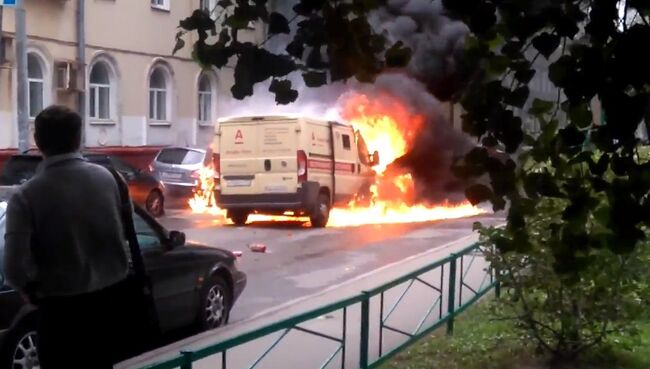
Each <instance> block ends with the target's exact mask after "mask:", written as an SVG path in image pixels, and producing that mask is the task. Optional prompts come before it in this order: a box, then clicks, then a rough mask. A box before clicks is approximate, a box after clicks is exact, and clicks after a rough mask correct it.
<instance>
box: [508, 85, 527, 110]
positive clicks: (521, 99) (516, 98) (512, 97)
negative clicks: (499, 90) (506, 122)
mask: <svg viewBox="0 0 650 369" xmlns="http://www.w3.org/2000/svg"><path fill="white" fill-rule="evenodd" d="M529 94H530V89H529V88H528V86H521V87H519V88H517V89H515V90H514V91H511V92H510V93H508V94H507V95H506V98H505V102H506V103H507V104H508V105H510V106H514V107H517V108H521V107H523V106H524V105H525V104H526V101H527V100H528V95H529Z"/></svg>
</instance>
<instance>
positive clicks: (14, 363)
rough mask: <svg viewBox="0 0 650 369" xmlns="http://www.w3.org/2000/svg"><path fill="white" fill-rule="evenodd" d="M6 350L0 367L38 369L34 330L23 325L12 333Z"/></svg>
mask: <svg viewBox="0 0 650 369" xmlns="http://www.w3.org/2000/svg"><path fill="white" fill-rule="evenodd" d="M6 347H7V351H6V353H5V354H4V356H5V357H4V358H2V362H0V364H4V365H0V367H2V368H9V369H38V368H39V367H40V364H39V362H38V351H37V349H36V331H35V330H34V329H33V327H28V326H25V327H23V328H19V329H18V330H17V331H16V332H14V333H12V334H11V336H10V337H9V340H8V342H7V345H6Z"/></svg>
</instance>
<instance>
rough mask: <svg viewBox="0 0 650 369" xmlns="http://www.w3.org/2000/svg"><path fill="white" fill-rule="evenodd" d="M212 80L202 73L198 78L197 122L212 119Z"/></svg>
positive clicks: (205, 121)
mask: <svg viewBox="0 0 650 369" xmlns="http://www.w3.org/2000/svg"><path fill="white" fill-rule="evenodd" d="M212 97H213V96H212V82H211V81H210V77H208V76H207V75H205V74H203V75H201V78H200V79H199V122H201V123H209V122H211V121H212Z"/></svg>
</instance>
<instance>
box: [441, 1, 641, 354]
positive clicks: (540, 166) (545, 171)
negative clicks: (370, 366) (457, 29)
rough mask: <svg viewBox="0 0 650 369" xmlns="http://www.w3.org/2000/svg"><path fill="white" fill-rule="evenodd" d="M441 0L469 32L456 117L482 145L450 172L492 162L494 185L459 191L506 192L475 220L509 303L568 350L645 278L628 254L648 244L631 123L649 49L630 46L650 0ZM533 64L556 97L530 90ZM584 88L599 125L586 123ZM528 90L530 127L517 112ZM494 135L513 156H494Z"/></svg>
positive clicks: (611, 316) (606, 322) (630, 300)
mask: <svg viewBox="0 0 650 369" xmlns="http://www.w3.org/2000/svg"><path fill="white" fill-rule="evenodd" d="M444 3H445V5H446V6H447V7H448V9H449V10H450V11H452V12H453V13H454V14H455V16H456V17H458V18H459V19H462V20H464V21H465V22H466V23H467V24H468V25H469V27H470V29H471V31H472V35H471V36H470V38H469V39H468V41H467V57H468V59H467V60H466V61H467V63H468V64H470V65H473V67H474V68H475V69H474V74H473V76H472V79H471V81H470V82H469V84H468V87H467V88H466V89H465V90H463V91H462V93H460V94H459V95H458V96H459V99H460V102H461V104H462V106H463V108H464V109H465V113H464V115H463V127H464V130H465V131H467V132H468V133H470V134H472V135H473V136H476V137H478V138H479V139H481V142H482V143H483V145H484V146H485V147H480V148H475V149H474V150H472V152H470V153H469V154H468V155H467V156H466V158H465V159H464V161H463V162H462V163H459V164H458V165H457V166H456V168H455V172H456V173H457V174H458V175H460V176H461V177H476V176H478V175H483V174H485V173H487V174H488V175H489V178H490V186H481V185H476V186H474V187H471V188H469V189H468V190H467V195H468V198H469V199H470V200H471V201H472V202H475V203H476V202H481V201H491V202H492V204H493V206H494V208H495V209H497V210H498V209H504V208H505V207H506V204H508V215H507V225H506V227H505V228H504V229H499V230H497V229H482V233H483V236H484V237H486V239H487V240H488V242H489V243H491V244H494V245H496V246H497V249H498V250H499V253H498V254H496V255H493V259H494V262H495V263H497V264H499V265H500V266H501V267H503V268H504V269H505V270H507V271H508V272H509V273H508V274H507V275H508V277H506V280H505V282H506V284H507V285H508V287H510V288H512V291H513V299H512V300H511V302H513V303H514V304H516V305H517V306H519V308H520V309H521V311H520V315H519V316H518V318H520V319H521V320H522V322H523V323H524V327H526V328H527V329H529V330H530V332H531V333H532V334H533V336H534V338H535V339H536V340H537V341H538V343H539V344H540V346H541V347H542V348H544V349H546V350H549V351H551V352H553V353H554V354H555V355H556V356H557V357H574V356H576V355H577V354H579V353H581V352H582V351H584V350H586V349H589V348H591V347H593V346H594V345H597V344H599V343H600V342H602V341H603V339H604V338H605V336H606V335H607V334H608V333H610V332H611V331H612V330H616V329H617V328H619V327H621V326H624V325H625V323H626V322H627V321H629V318H631V317H633V316H634V314H635V312H636V310H637V309H636V308H637V307H638V306H637V305H636V304H637V303H638V300H637V298H638V293H639V289H640V288H641V287H642V286H641V284H640V282H639V281H638V279H635V278H633V276H634V273H635V271H636V270H635V268H633V267H632V265H631V264H632V263H636V262H638V260H639V259H638V255H639V252H640V251H639V250H638V249H639V248H641V247H644V248H647V245H646V244H644V243H643V242H644V241H645V240H646V234H645V233H644V232H643V227H644V226H647V225H648V224H649V223H650V192H649V190H650V163H649V162H648V161H646V160H644V159H643V158H642V157H640V156H639V153H638V148H639V145H640V144H639V142H638V140H637V139H636V138H635V136H634V133H635V130H636V129H637V127H638V126H639V124H640V123H641V120H642V118H643V117H644V114H646V113H645V112H646V111H647V108H648V92H649V87H650V74H649V73H648V68H647V65H650V64H648V63H649V62H650V59H648V58H650V56H647V55H643V56H642V55H640V54H639V53H637V52H636V51H635V49H637V48H638V47H639V45H645V44H647V43H649V42H650V26H649V25H648V15H649V14H650V3H648V2H640V1H622V2H621V3H620V6H622V7H623V13H624V14H623V15H622V16H619V11H618V8H617V1H605V0H594V1H554V0H549V1H535V2H531V1H496V0H494V1H480V2H479V1H472V0H462V1H457V0H449V1H444ZM633 12H634V14H635V16H634V17H632V16H631V15H632V13H633ZM497 14H498V15H499V16H498V17H497V16H496V15H497ZM539 58H543V59H539ZM538 59H539V60H542V63H546V64H548V71H547V72H544V71H543V70H540V68H536V67H535V65H536V64H534V63H535V62H536V61H538ZM543 60H546V61H545V62H544V61H543ZM539 64H540V63H539V61H538V62H537V65H539ZM495 65H496V66H495ZM540 72H541V73H546V74H542V75H539V76H537V77H538V78H543V79H548V80H550V82H552V83H553V85H555V87H556V88H557V99H556V100H555V101H545V100H540V99H533V98H531V97H529V96H528V95H529V89H528V84H529V83H530V81H531V80H532V78H533V77H534V76H535V75H536V74H539V73H540ZM530 100H533V101H530ZM593 101H598V102H599V103H600V104H601V106H602V109H603V112H604V116H606V123H605V124H604V125H600V124H598V123H596V122H594V119H593V114H592V110H591V109H592V106H593V105H592V102H593ZM526 103H528V105H527V106H529V108H528V110H527V114H529V115H530V116H532V117H534V119H535V120H537V122H538V123H539V126H540V127H541V132H540V133H539V134H538V135H532V134H530V133H528V132H525V131H524V129H523V128H522V118H521V114H515V113H514V112H515V111H517V109H521V108H523V107H524V106H526V105H525V104H526ZM559 113H563V114H565V115H566V117H567V119H566V122H564V123H561V122H560V114H559ZM498 144H500V145H502V147H505V150H506V151H507V152H508V153H510V154H512V155H513V156H515V157H516V160H517V163H515V161H514V160H509V161H507V162H504V161H500V160H497V159H494V158H492V157H490V154H489V150H488V149H489V148H491V147H495V146H496V145H498ZM641 245H644V246H641ZM645 278H648V276H647V275H646V276H645Z"/></svg>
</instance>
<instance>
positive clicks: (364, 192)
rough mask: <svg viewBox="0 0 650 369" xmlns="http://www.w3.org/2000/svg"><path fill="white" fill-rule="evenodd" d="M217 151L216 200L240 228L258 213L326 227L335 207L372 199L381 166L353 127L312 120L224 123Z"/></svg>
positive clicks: (282, 118) (257, 119)
mask: <svg viewBox="0 0 650 369" xmlns="http://www.w3.org/2000/svg"><path fill="white" fill-rule="evenodd" d="M212 150H213V152H214V154H213V167H214V172H215V173H214V174H215V175H214V178H215V179H216V180H217V181H218V183H216V186H215V201H216V203H217V205H218V206H219V208H220V209H224V210H226V216H227V217H228V218H229V219H230V220H231V221H232V222H233V223H235V224H237V225H243V224H245V223H246V221H247V220H248V217H249V215H250V214H253V213H256V214H272V215H283V214H285V215H286V214H290V215H294V216H308V217H309V218H310V220H311V224H312V226H313V227H324V226H325V225H326V224H327V222H328V219H329V215H330V210H331V209H332V207H333V206H336V205H347V204H349V203H350V202H351V201H352V200H355V199H360V198H364V197H365V198H370V196H371V194H370V188H371V186H372V185H373V184H374V183H375V174H376V173H375V171H374V170H373V168H372V167H373V166H375V165H377V164H379V155H378V153H377V152H376V151H375V152H374V153H373V154H370V153H369V151H368V148H367V146H366V143H365V142H364V140H363V137H361V135H360V134H359V133H358V132H355V130H354V128H353V127H352V126H350V125H346V124H341V123H338V122H332V121H325V120H319V119H312V118H307V117H290V116H255V117H238V118H229V119H223V120H220V121H219V125H218V128H217V129H216V132H215V138H214V142H213V144H212Z"/></svg>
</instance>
